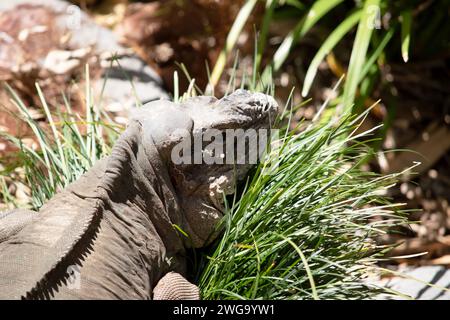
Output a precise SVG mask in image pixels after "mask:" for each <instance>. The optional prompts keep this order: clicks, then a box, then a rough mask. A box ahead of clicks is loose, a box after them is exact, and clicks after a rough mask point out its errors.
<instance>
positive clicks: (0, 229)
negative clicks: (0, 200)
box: [0, 209, 37, 242]
mask: <svg viewBox="0 0 450 320" xmlns="http://www.w3.org/2000/svg"><path fill="white" fill-rule="evenodd" d="M36 215H37V213H36V212H34V211H31V210H27V209H14V210H8V211H4V212H0V242H3V241H5V240H7V239H9V238H10V237H12V236H13V235H15V234H16V233H18V232H19V231H20V230H22V229H23V228H24V227H25V226H26V225H27V224H29V223H30V222H31V221H32V220H33V219H34V218H35V217H36Z"/></svg>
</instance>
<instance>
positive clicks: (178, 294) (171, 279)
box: [153, 272, 200, 300]
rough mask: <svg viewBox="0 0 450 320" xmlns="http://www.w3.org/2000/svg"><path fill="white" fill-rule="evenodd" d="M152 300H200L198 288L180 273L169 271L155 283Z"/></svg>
mask: <svg viewBox="0 0 450 320" xmlns="http://www.w3.org/2000/svg"><path fill="white" fill-rule="evenodd" d="M153 300H200V290H199V289H198V287H197V286H196V285H194V284H192V283H190V282H189V281H187V280H186V279H185V278H184V277H183V276H182V275H181V274H179V273H176V272H169V273H167V274H166V275H165V276H164V277H162V278H161V279H160V280H159V281H158V283H157V284H156V286H155V289H154V290H153Z"/></svg>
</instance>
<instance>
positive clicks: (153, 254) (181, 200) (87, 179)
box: [0, 90, 277, 299]
mask: <svg viewBox="0 0 450 320" xmlns="http://www.w3.org/2000/svg"><path fill="white" fill-rule="evenodd" d="M276 112H277V104H276V102H275V101H274V100H273V99H272V98H271V97H269V96H267V95H264V94H260V93H249V92H248V91H244V90H238V91H236V92H235V93H233V94H231V95H229V96H227V97H225V98H222V99H221V100H217V99H215V98H213V97H196V98H191V99H188V100H186V101H185V102H183V103H181V104H175V103H172V102H169V101H162V100H161V101H157V102H151V103H149V104H147V105H145V106H144V107H142V108H140V109H137V111H136V112H134V114H132V116H131V119H130V123H129V125H128V127H127V129H126V130H125V132H124V133H123V134H122V135H121V137H120V138H119V139H118V141H117V142H116V144H115V146H114V148H113V150H112V153H111V155H110V156H109V157H107V158H105V159H102V160H100V161H98V162H97V163H96V164H95V166H94V167H93V168H91V169H90V170H89V171H88V172H87V173H85V174H84V175H82V176H81V177H80V178H79V179H78V180H77V181H75V182H74V183H72V184H71V185H69V186H68V187H67V188H66V189H65V190H63V191H62V192H60V193H58V194H57V195H55V196H54V197H53V198H52V199H51V200H50V201H48V202H47V203H46V204H45V205H44V206H43V207H42V208H41V209H40V211H39V213H36V214H30V212H29V211H24V210H19V211H13V212H11V213H6V214H3V215H1V216H0V298H6V299H19V298H55V299H117V298H119V299H150V298H152V295H153V289H154V288H155V286H156V284H157V283H158V281H159V280H160V279H161V278H162V277H164V276H165V275H166V277H164V278H163V280H162V281H161V284H159V285H158V286H157V287H156V289H157V290H158V288H161V290H160V291H159V293H157V292H155V297H157V296H158V297H159V298H164V297H179V298H192V297H196V295H197V293H196V292H195V287H193V286H192V288H191V289H192V290H193V291H191V292H189V290H190V289H189V288H190V287H189V283H188V282H187V281H186V282H185V283H183V284H182V285H181V287H182V289H183V290H185V291H186V292H185V291H183V290H181V291H180V292H178V293H177V292H176V288H170V287H171V286H173V283H172V282H171V281H172V280H173V279H175V280H176V279H179V278H181V277H179V276H178V275H174V272H175V273H178V274H181V275H184V274H185V272H186V270H185V249H186V247H189V246H194V247H201V246H204V245H205V244H206V243H207V242H208V241H210V240H212V238H211V234H212V233H213V231H214V227H215V225H216V223H217V221H218V220H219V219H220V218H221V216H222V207H221V204H220V202H221V199H222V198H223V195H222V193H221V192H222V191H228V190H232V189H233V184H234V182H235V181H236V180H238V179H241V178H242V177H244V175H245V174H246V172H247V170H248V169H249V167H250V166H249V165H247V164H243V165H234V164H205V163H203V164H175V163H174V162H173V161H172V156H173V155H172V150H173V148H174V147H175V146H176V145H179V144H180V143H182V142H185V141H187V139H191V138H192V137H194V136H196V135H198V134H199V133H200V132H202V131H204V130H205V129H211V128H217V129H221V130H223V129H238V128H240V129H250V128H251V129H261V128H269V127H270V125H271V120H273V119H274V118H275V116H276ZM223 143H226V140H224V141H223ZM233 143H234V142H233ZM203 151H204V150H203ZM174 225H176V226H178V227H179V228H181V229H182V230H184V231H185V232H186V233H187V234H188V236H189V237H185V236H183V235H182V234H181V233H180V232H179V231H178V230H177V228H175V227H174ZM71 266H74V267H75V269H76V271H77V272H78V277H79V283H78V285H77V286H76V287H74V286H73V284H72V283H71V282H70V281H68V277H69V276H70V274H69V273H70V271H68V270H72V269H71ZM181 279H182V278H181ZM175 280H173V281H175ZM168 287H169V288H168ZM171 289H173V290H175V293H174V292H173V290H172V292H171V293H169V294H168V295H165V294H164V292H166V291H167V292H168V291H170V290H171Z"/></svg>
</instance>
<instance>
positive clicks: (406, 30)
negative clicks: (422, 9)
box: [400, 9, 412, 62]
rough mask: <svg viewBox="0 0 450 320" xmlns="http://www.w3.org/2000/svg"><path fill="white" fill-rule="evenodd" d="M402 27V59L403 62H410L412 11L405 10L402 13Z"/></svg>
mask: <svg viewBox="0 0 450 320" xmlns="http://www.w3.org/2000/svg"><path fill="white" fill-rule="evenodd" d="M400 17H401V22H402V23H401V25H402V58H403V61H405V62H408V60H409V42H410V38H411V21H412V10H411V9H408V10H403V11H402V12H401V13H400Z"/></svg>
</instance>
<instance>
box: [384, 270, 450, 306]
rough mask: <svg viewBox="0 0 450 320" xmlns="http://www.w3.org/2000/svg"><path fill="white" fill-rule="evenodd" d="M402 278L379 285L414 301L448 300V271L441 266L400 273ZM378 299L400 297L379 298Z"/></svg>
mask: <svg viewBox="0 0 450 320" xmlns="http://www.w3.org/2000/svg"><path fill="white" fill-rule="evenodd" d="M401 273H402V274H404V276H402V277H397V276H396V277H393V278H390V279H388V280H383V281H382V282H381V284H382V285H383V286H385V287H388V288H389V289H391V290H394V291H397V292H399V293H401V294H403V295H406V296H410V297H411V298H413V299H416V300H450V270H449V269H446V268H445V267H443V266H424V267H418V268H408V269H405V270H403V271H401ZM380 299H401V297H395V298H392V297H387V296H380Z"/></svg>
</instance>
